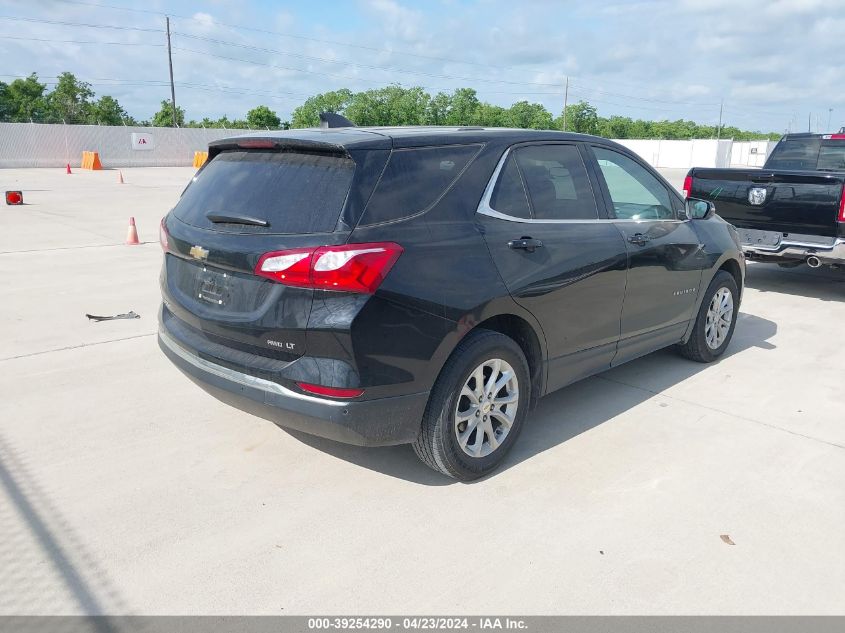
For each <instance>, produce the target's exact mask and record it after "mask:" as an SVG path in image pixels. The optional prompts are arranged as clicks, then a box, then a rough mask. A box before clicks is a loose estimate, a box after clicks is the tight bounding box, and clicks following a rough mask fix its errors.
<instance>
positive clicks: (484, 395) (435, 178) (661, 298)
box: [159, 127, 745, 480]
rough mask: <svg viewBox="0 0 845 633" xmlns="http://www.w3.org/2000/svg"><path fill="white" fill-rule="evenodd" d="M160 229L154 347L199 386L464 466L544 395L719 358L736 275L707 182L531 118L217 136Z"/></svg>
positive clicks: (324, 431) (512, 433)
mask: <svg viewBox="0 0 845 633" xmlns="http://www.w3.org/2000/svg"><path fill="white" fill-rule="evenodd" d="M161 242H162V246H163V248H164V250H165V257H164V266H163V269H162V275H161V288H162V295H163V300H164V301H163V306H162V309H161V314H160V330H159V344H160V346H161V348H162V350H163V351H164V353H165V354H166V355H167V356H168V357H169V358H170V359H171V360H172V361H173V362H174V363H175V364H176V365H177V366H179V367H180V368H181V369H182V370H183V371H184V372H185V373H187V374H188V375H189V376H190V377H192V378H193V379H195V381H197V382H198V383H199V384H200V385H202V387H203V388H205V389H206V390H208V391H210V392H211V393H213V394H214V395H216V396H217V397H219V398H221V399H223V400H224V401H226V402H229V403H232V404H234V406H236V407H238V408H240V409H244V410H247V411H250V412H253V413H255V414H257V415H260V416H262V417H265V418H268V419H271V420H273V421H274V422H276V423H277V424H279V425H281V426H285V427H289V428H293V429H298V430H300V431H304V432H306V433H312V434H315V435H320V436H324V437H328V438H331V439H334V440H338V441H341V442H348V443H352V444H358V445H367V446H377V445H388V444H402V443H412V444H413V445H414V449H415V451H416V453H417V455H419V457H420V458H421V459H422V460H423V461H424V462H425V463H426V464H428V465H429V466H431V467H432V468H434V469H436V470H438V471H440V472H442V473H444V474H446V475H450V476H452V477H456V478H459V479H465V480H466V479H473V478H477V477H479V476H482V475H484V474H485V473H488V472H490V471H491V470H493V469H494V468H495V467H496V466H497V465H498V464H499V463H500V462H501V461H502V459H503V457H504V456H505V455H506V453H507V452H508V450H509V449H510V448H511V446H512V445H513V443H514V442H516V440H517V437H518V436H519V433H520V431H521V429H522V426H523V424H524V423H525V418H526V415H527V414H528V411H529V410H530V409H531V408H532V407H533V406H534V405H535V404H536V403H537V400H538V399H539V398H540V397H541V396H543V395H544V394H547V393H549V392H551V391H554V390H556V389H560V388H561V387H563V386H565V385H568V384H570V383H572V382H574V381H576V380H579V379H581V378H584V377H586V376H589V375H591V374H595V373H597V372H601V371H603V370H606V369H608V368H610V367H613V366H615V365H619V364H620V363H624V362H626V361H629V360H631V359H634V358H637V357H638V356H642V355H644V354H648V353H649V352H652V351H654V350H657V349H659V348H662V347H665V346H668V345H678V346H679V349H680V351H681V352H682V353H683V354H684V355H685V356H687V357H689V358H691V359H693V360H697V361H702V362H708V361H712V360H715V359H716V358H718V357H719V356H720V355H721V354H722V353H723V352H724V351H725V348H726V347H727V345H728V342H729V341H730V339H731V336H732V334H733V329H734V326H735V324H736V313H737V310H738V308H739V301H740V297H741V291H742V285H743V279H744V275H745V264H744V260H743V257H742V252H741V249H740V247H739V245H738V239H737V235H736V232H735V231H734V229H733V227H731V226H730V225H729V224H727V223H726V222H724V221H723V220H722V219H720V218H719V217H718V216H716V215H714V207H713V205H712V203H709V202H705V201H700V200H692V199H688V200H686V201H684V200H683V199H682V198H681V197H680V195H679V194H678V193H676V192H675V190H674V189H673V188H672V187H671V186H670V185H669V184H667V182H666V181H665V180H664V179H663V178H662V177H661V176H660V175H659V174H657V173H656V172H655V171H654V170H653V169H652V168H651V167H649V166H648V165H646V164H645V163H643V162H642V161H641V160H640V159H639V158H638V157H637V156H636V155H635V154H633V153H631V152H630V151H628V150H627V149H625V148H624V147H621V146H620V145H617V144H615V143H613V142H611V141H607V140H605V139H601V138H596V137H591V136H584V135H578V134H567V133H561V132H550V131H549V132H546V131H535V130H506V129H483V128H470V127H465V128H438V127H428V128H426V127H397V128H354V127H348V128H334V129H331V128H330V129H310V130H295V131H289V132H278V133H254V134H252V135H248V136H242V137H237V138H230V139H226V140H221V141H217V142H214V143H212V144H211V146H210V147H209V157H208V162H207V163H206V164H205V166H204V167H203V168H202V169H201V170H200V171H199V172H198V173H197V174H196V176H195V177H194V178H193V179H192V181H191V183H190V184H189V186H188V187H187V188H186V189H185V191H184V193H183V194H182V197H181V199H180V200H179V203H178V204H177V205H176V207H175V208H174V209H173V210H172V211H171V212H170V213H169V214H168V215H167V217H165V218H164V220H163V221H162V224H161Z"/></svg>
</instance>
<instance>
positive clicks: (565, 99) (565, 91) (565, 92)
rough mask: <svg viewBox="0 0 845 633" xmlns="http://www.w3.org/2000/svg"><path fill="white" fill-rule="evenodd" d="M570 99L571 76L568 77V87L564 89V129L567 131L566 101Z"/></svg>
mask: <svg viewBox="0 0 845 633" xmlns="http://www.w3.org/2000/svg"><path fill="white" fill-rule="evenodd" d="M567 101H569V76H568V75H567V77H566V89H565V90H564V91H563V131H564V132H566V103H567Z"/></svg>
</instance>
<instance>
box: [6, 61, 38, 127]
mask: <svg viewBox="0 0 845 633" xmlns="http://www.w3.org/2000/svg"><path fill="white" fill-rule="evenodd" d="M46 87H47V86H45V85H44V84H42V83H40V82H39V81H38V75H36V74H35V73H32V74H31V75H30V76H29V77H27V78H26V79H15V80H14V81H13V82H12V83H10V84H9V86H8V88H7V89H6V99H7V107H8V108H9V110H10V115H11V117H12V120H13V121H18V122H27V123H28V122H29V121H30V120H35V119H38V120H41V119H42V118H43V117H44V115H45V113H46V109H47V104H46V101H45V98H44V89H45V88H46Z"/></svg>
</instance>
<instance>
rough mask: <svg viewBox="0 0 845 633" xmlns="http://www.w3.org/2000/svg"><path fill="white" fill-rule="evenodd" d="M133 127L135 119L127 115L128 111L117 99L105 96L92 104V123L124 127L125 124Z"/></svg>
mask: <svg viewBox="0 0 845 633" xmlns="http://www.w3.org/2000/svg"><path fill="white" fill-rule="evenodd" d="M124 122H125V123H127V124H129V125H133V124H134V123H135V121H134V119H132V117H130V116H129V115H128V114H126V110H124V109H123V107H122V106H121V105H120V104H119V103H118V102H117V99H115V98H114V97H110V96H109V95H103V96H102V97H100V98H99V99H97V101H96V102H94V103H93V104H91V123H97V124H99V125H122V124H123V123H124Z"/></svg>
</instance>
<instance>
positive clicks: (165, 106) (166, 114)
mask: <svg viewBox="0 0 845 633" xmlns="http://www.w3.org/2000/svg"><path fill="white" fill-rule="evenodd" d="M184 124H185V111H184V110H183V109H182V108H180V107H179V106H176V125H177V126H179V127H182V126H183V125H184ZM153 127H173V106H172V105H171V103H170V102H169V101H168V100H167V99H162V100H161V109H160V110H159V111H158V112H156V113H155V114H154V115H153Z"/></svg>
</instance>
